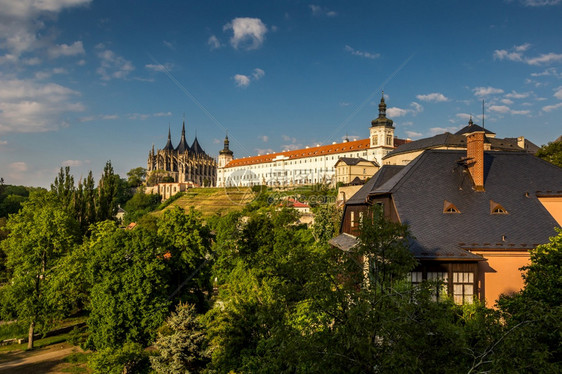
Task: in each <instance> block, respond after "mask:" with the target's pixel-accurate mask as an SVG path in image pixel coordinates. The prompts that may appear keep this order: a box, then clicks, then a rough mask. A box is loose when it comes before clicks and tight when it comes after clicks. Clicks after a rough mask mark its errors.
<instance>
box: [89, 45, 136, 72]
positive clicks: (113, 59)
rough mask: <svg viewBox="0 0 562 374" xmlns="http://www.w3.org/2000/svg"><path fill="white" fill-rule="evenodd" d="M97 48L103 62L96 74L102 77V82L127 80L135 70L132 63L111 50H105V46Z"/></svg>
mask: <svg viewBox="0 0 562 374" xmlns="http://www.w3.org/2000/svg"><path fill="white" fill-rule="evenodd" d="M96 48H97V49H98V50H99V51H98V57H99V59H100V62H101V64H100V67H99V68H98V69H97V70H96V72H97V73H98V74H99V75H100V76H101V79H102V80H104V81H109V80H111V79H114V78H115V79H126V78H127V77H128V75H129V73H130V72H132V71H133V70H135V67H134V66H133V64H132V62H131V61H128V60H126V59H124V58H123V57H121V56H118V55H117V54H115V52H113V51H111V50H109V49H105V47H104V46H103V44H99V45H98V46H96Z"/></svg>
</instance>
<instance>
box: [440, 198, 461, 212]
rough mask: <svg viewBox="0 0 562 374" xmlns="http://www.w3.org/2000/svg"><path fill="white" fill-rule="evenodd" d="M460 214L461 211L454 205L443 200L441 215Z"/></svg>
mask: <svg viewBox="0 0 562 374" xmlns="http://www.w3.org/2000/svg"><path fill="white" fill-rule="evenodd" d="M460 212H461V211H460V210H459V209H458V208H457V207H456V206H455V204H453V203H451V202H450V201H447V200H445V201H444V202H443V213H447V214H453V213H460Z"/></svg>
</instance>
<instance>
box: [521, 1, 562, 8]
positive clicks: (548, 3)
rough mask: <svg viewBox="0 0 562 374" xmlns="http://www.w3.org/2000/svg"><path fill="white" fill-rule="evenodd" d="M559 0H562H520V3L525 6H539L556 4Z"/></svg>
mask: <svg viewBox="0 0 562 374" xmlns="http://www.w3.org/2000/svg"><path fill="white" fill-rule="evenodd" d="M560 1H562V0H521V3H522V4H523V5H525V6H531V7H539V6H550V5H557V4H559V3H560Z"/></svg>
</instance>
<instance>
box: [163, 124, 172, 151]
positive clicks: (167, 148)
mask: <svg viewBox="0 0 562 374" xmlns="http://www.w3.org/2000/svg"><path fill="white" fill-rule="evenodd" d="M173 150H174V146H173V145H172V132H171V130H170V124H168V142H167V143H166V146H165V147H164V151H173Z"/></svg>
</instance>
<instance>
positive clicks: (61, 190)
mask: <svg viewBox="0 0 562 374" xmlns="http://www.w3.org/2000/svg"><path fill="white" fill-rule="evenodd" d="M51 191H52V192H53V193H54V194H55V195H56V196H57V197H58V198H59V201H60V202H61V204H62V206H63V207H65V208H67V209H70V208H73V206H72V203H73V200H74V196H75V186H74V177H73V176H72V175H71V174H70V167H69V166H66V167H65V168H64V169H63V168H62V167H61V168H60V171H59V174H58V176H57V177H56V178H55V181H54V182H53V184H51Z"/></svg>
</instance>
